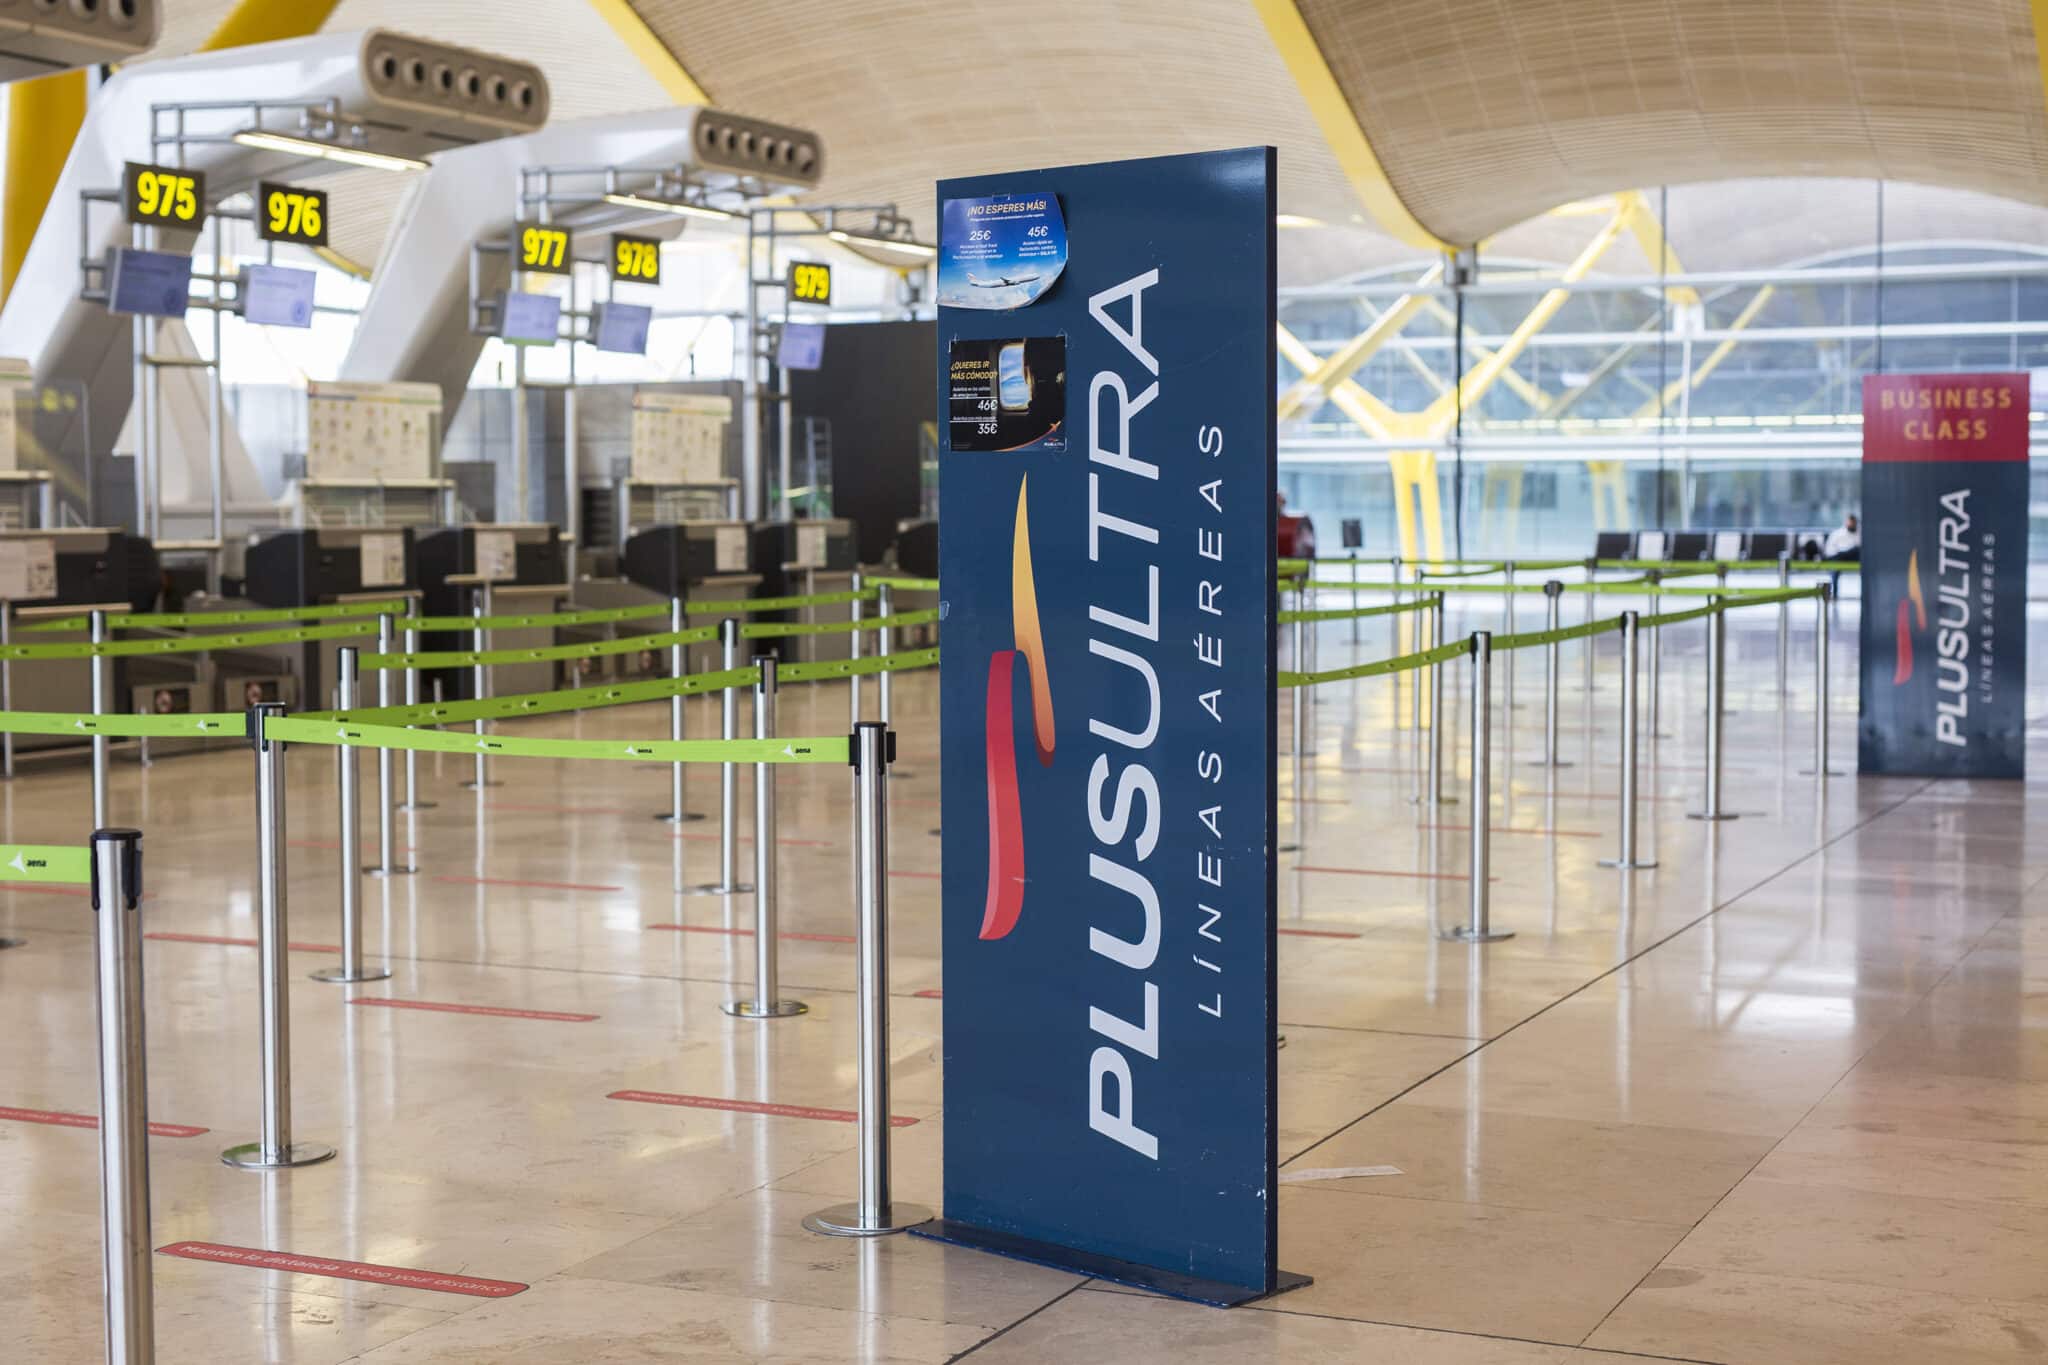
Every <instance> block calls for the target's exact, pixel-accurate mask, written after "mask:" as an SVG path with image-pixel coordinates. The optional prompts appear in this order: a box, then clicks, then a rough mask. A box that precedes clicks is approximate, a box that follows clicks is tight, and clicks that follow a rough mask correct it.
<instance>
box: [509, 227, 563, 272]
mask: <svg viewBox="0 0 2048 1365" xmlns="http://www.w3.org/2000/svg"><path fill="white" fill-rule="evenodd" d="M512 263H513V264H514V265H516V266H518V267H519V268H520V269H521V270H538V271H540V272H542V273H543V274H548V275H566V274H568V273H569V233H568V231H567V230H566V229H564V228H558V227H549V226H548V225H547V224H545V223H521V224H520V225H519V227H518V229H517V231H516V232H515V233H514V234H513V238H512Z"/></svg>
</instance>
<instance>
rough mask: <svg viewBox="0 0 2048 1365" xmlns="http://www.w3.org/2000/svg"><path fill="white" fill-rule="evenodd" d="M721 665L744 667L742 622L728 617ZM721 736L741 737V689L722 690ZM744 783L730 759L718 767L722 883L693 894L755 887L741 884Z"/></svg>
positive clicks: (722, 626)
mask: <svg viewBox="0 0 2048 1365" xmlns="http://www.w3.org/2000/svg"><path fill="white" fill-rule="evenodd" d="M718 645H719V649H720V651H721V654H720V660H719V662H720V666H721V667H722V668H723V669H724V670H725V671H726V672H727V673H731V672H734V671H736V670H737V669H738V668H739V666H740V623H739V622H738V621H735V620H733V618H732V617H730V616H728V617H726V618H725V619H724V620H723V621H720V622H719V623H718ZM718 699H719V732H718V733H719V737H720V738H721V739H725V740H728V741H730V740H735V739H738V738H739V737H740V694H739V689H738V688H736V687H732V686H726V687H723V688H721V689H719V694H718ZM739 847H740V784H739V765H738V764H736V763H734V762H732V761H731V760H727V761H726V762H723V763H720V764H719V765H718V880H717V881H716V882H707V883H705V884H704V885H702V886H693V887H691V888H689V891H690V894H691V895H698V896H724V895H729V894H731V893H733V892H738V891H752V890H753V889H754V888H753V887H751V886H748V885H746V884H745V883H743V882H741V881H740V870H739V861H740V858H739Z"/></svg>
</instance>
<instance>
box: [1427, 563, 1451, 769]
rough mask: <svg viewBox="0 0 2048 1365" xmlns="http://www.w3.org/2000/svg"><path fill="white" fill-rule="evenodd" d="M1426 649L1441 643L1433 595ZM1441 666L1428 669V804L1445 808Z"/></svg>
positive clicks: (1440, 604) (1440, 612)
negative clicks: (1428, 646) (1427, 646)
mask: <svg viewBox="0 0 2048 1365" xmlns="http://www.w3.org/2000/svg"><path fill="white" fill-rule="evenodd" d="M1429 620H1430V625H1429V645H1430V648H1432V649H1434V648H1436V647H1437V646H1438V645H1440V644H1442V643H1443V642H1444V595H1443V594H1442V593H1438V594H1437V595H1436V605H1435V606H1433V607H1431V608H1430V612H1429ZM1446 728H1447V726H1446V725H1445V721H1444V666H1443V664H1442V663H1433V664H1431V665H1430V666H1429V791H1428V793H1427V799H1428V803H1429V804H1430V805H1432V806H1440V805H1445V804H1448V803H1447V802H1446V800H1445V797H1444V730H1445V729H1446Z"/></svg>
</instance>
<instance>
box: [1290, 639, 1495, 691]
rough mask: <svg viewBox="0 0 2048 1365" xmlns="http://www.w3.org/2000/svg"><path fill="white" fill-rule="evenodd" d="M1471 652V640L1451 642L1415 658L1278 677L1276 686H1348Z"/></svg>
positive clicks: (1407, 657) (1410, 656)
mask: <svg viewBox="0 0 2048 1365" xmlns="http://www.w3.org/2000/svg"><path fill="white" fill-rule="evenodd" d="M1471 652H1472V642H1471V641H1470V640H1454V641H1452V642H1451V643H1450V644H1447V645H1438V646H1437V647H1436V648H1434V649H1425V650H1421V651H1420V652H1418V653H1415V654H1403V655H1401V656H1400V657H1399V658H1395V659H1379V660H1376V661H1374V662H1372V663H1369V664H1353V665H1352V666H1351V667H1349V668H1333V669H1331V670H1329V671H1328V672H1327V673H1281V674H1279V675H1278V680H1279V681H1278V685H1279V686H1281V687H1308V686H1313V685H1315V684H1317V683H1326V682H1348V681H1350V680H1351V679H1353V678H1377V677H1381V676H1384V675H1385V674H1388V673H1405V672H1407V671H1408V670H1410V669H1414V668H1427V667H1429V666H1430V665H1431V664H1438V663H1443V662H1444V661H1445V660H1447V659H1455V658H1458V657H1460V656H1461V655H1465V654H1470V653H1471Z"/></svg>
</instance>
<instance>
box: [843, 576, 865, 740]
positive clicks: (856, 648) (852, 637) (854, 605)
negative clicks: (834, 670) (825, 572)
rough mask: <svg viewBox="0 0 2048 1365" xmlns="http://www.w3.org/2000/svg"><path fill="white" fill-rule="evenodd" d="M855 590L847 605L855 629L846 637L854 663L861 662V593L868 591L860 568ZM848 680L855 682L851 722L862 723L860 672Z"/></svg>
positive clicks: (851, 699) (848, 651)
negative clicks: (851, 599)
mask: <svg viewBox="0 0 2048 1365" xmlns="http://www.w3.org/2000/svg"><path fill="white" fill-rule="evenodd" d="M853 591H854V598H853V601H851V602H849V603H848V604H847V605H848V607H850V608H851V609H852V610H851V613H850V615H851V617H852V620H853V631H852V633H851V634H849V635H848V636H847V637H846V638H847V640H848V641H849V642H850V643H849V645H848V649H847V658H849V659H851V660H852V661H853V662H854V663H859V662H860V623H861V609H860V608H861V602H860V594H861V593H863V592H866V591H867V587H866V584H865V580H864V579H863V577H862V575H861V572H860V570H858V569H855V570H854V571H853ZM847 681H848V682H850V683H852V684H853V687H852V689H851V690H850V691H849V693H848V695H847V701H848V703H849V704H850V705H851V707H852V717H853V718H852V720H851V721H850V722H849V724H852V725H859V724H860V674H858V673H855V674H853V675H852V676H851V677H850V678H848V679H847Z"/></svg>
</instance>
